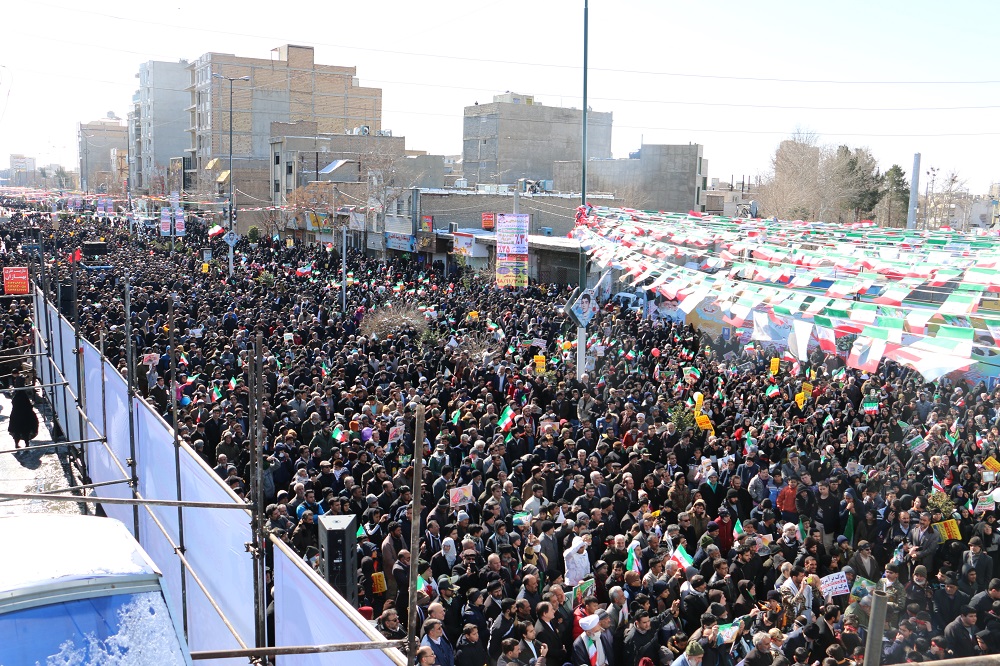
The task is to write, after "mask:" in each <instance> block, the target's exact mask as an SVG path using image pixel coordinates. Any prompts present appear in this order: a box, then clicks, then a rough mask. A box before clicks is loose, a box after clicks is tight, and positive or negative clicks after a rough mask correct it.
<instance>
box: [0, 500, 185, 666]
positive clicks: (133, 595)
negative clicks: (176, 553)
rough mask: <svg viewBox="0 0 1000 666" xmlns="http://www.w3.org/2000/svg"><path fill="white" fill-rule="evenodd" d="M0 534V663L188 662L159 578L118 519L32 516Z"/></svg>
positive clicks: (1, 523)
mask: <svg viewBox="0 0 1000 666" xmlns="http://www.w3.org/2000/svg"><path fill="white" fill-rule="evenodd" d="M0 533H2V534H3V535H4V537H5V538H4V546H3V548H0V572H2V574H0V636H3V640H2V641H0V666H20V665H22V664H68V665H74V666H75V665H77V664H79V665H81V666H82V665H83V664H119V665H121V666H125V665H133V664H134V665H135V666H140V665H145V664H157V665H158V666H164V665H167V664H169V665H171V666H173V665H177V666H182V665H187V666H190V664H191V656H190V654H189V652H188V648H187V645H186V643H185V641H184V639H183V634H182V632H181V630H180V627H179V626H178V623H177V621H176V620H175V617H176V616H174V615H173V614H172V613H171V612H170V605H169V603H168V601H167V596H166V595H165V593H164V587H163V585H162V580H163V577H162V575H161V574H160V571H159V569H157V568H156V565H155V564H153V562H152V560H150V559H149V556H148V555H147V554H146V552H145V551H144V550H143V549H142V548H141V547H140V546H139V544H138V543H137V542H136V540H135V539H133V538H132V535H131V534H130V533H129V532H128V530H127V529H126V528H125V526H124V525H122V524H121V523H120V522H118V521H117V520H114V519H112V518H98V517H96V516H77V515H72V514H54V513H52V514H50V513H32V514H24V515H17V516H4V517H0Z"/></svg>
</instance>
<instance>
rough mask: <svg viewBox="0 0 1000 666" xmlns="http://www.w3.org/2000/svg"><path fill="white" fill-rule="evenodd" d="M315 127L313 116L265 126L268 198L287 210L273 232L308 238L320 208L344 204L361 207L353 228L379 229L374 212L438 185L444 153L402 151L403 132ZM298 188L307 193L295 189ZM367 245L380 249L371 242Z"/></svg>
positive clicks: (442, 174) (379, 219)
mask: <svg viewBox="0 0 1000 666" xmlns="http://www.w3.org/2000/svg"><path fill="white" fill-rule="evenodd" d="M317 129H318V123H316V122H315V121H300V122H297V123H279V122H276V123H272V125H271V156H270V160H269V161H270V165H271V180H272V183H271V202H272V204H273V206H274V208H275V209H276V210H277V209H285V208H287V209H288V210H287V212H286V214H285V215H284V216H283V217H281V218H280V219H275V220H274V221H275V222H276V223H277V225H278V229H275V230H274V231H277V230H283V231H286V232H287V231H292V232H294V235H295V236H296V237H298V238H302V239H309V238H311V237H310V236H309V234H308V233H307V232H310V231H314V230H313V229H312V225H311V223H310V220H314V219H318V218H319V217H322V216H323V215H324V213H323V212H322V211H323V210H324V209H330V208H333V207H334V206H336V207H337V208H341V207H344V206H347V207H350V208H352V209H354V208H357V209H358V210H361V209H364V210H365V215H364V216H363V217H362V218H361V219H359V218H358V216H357V215H355V216H353V217H352V223H353V224H354V225H355V226H354V227H352V229H353V230H354V231H357V232H365V231H374V232H375V233H376V234H381V233H383V232H384V229H383V225H382V224H381V222H382V221H383V219H384V216H380V215H376V214H375V212H376V211H380V210H381V209H383V208H386V209H388V208H390V207H391V208H393V209H395V208H396V207H398V206H400V205H401V203H400V201H401V200H402V199H404V198H405V197H404V196H403V195H404V194H405V193H408V192H409V191H410V189H412V188H414V187H442V186H443V185H444V180H445V171H446V169H445V165H444V157H443V156H441V155H428V154H426V153H424V152H422V151H411V150H406V140H405V138H404V137H401V136H392V134H391V132H389V131H378V132H376V133H375V134H371V133H364V134H362V133H357V134H355V133H353V132H352V133H350V134H322V133H319V132H317ZM334 188H336V189H334ZM303 189H306V190H308V192H307V193H305V194H300V195H296V194H295V192H296V190H300V191H301V190H303ZM303 196H305V197H306V199H317V202H316V203H317V205H316V208H317V210H319V211H320V212H319V213H310V212H308V211H307V210H305V209H306V208H309V207H310V206H309V202H308V201H307V200H303ZM399 215H402V212H401V211H400V213H399ZM362 222H363V224H362ZM272 226H273V225H272ZM362 235H363V234H362V233H359V234H355V238H354V240H355V241H357V244H356V245H354V246H356V247H361V246H362V245H361V243H362V241H363V238H362ZM319 237H322V234H320V235H319V236H317V238H319ZM370 240H371V239H370ZM352 247H353V246H352ZM369 247H370V249H373V250H380V249H382V248H381V246H379V245H378V244H377V243H370V244H369Z"/></svg>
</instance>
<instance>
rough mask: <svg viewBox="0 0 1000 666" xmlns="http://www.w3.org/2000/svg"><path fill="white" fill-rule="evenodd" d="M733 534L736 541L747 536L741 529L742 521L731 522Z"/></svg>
mask: <svg viewBox="0 0 1000 666" xmlns="http://www.w3.org/2000/svg"><path fill="white" fill-rule="evenodd" d="M733 534H735V535H736V538H737V539H742V538H743V537H745V536H746V535H747V533H746V530H744V529H743V521H742V520H736V521H734V522H733Z"/></svg>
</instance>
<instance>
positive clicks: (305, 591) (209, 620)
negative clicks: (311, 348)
mask: <svg viewBox="0 0 1000 666" xmlns="http://www.w3.org/2000/svg"><path fill="white" fill-rule="evenodd" d="M36 304H38V305H41V294H40V292H36ZM36 312H42V313H44V312H48V313H49V317H50V319H51V322H52V329H53V332H54V333H53V340H52V346H53V349H52V351H53V360H54V362H55V363H56V365H58V366H59V369H60V371H61V372H63V373H64V374H65V375H66V379H67V381H69V382H70V386H69V387H56V390H57V391H58V395H57V398H56V402H57V404H56V405H55V407H56V411H57V413H58V417H59V421H60V423H61V424H62V426H63V429H64V432H65V433H66V436H67V439H69V440H71V441H72V440H77V439H93V438H96V437H98V435H97V434H95V432H94V428H96V429H97V431H98V432H100V433H104V434H105V436H106V437H107V440H108V441H107V445H105V444H103V443H100V442H94V443H90V444H87V445H86V453H87V456H86V458H87V467H88V472H89V474H90V477H91V481H92V482H93V483H100V482H103V481H114V480H118V479H122V478H128V477H129V476H130V473H131V470H130V469H129V466H128V465H127V462H126V461H127V460H128V458H129V457H130V436H129V420H128V398H127V396H128V390H127V384H126V381H125V379H123V378H122V376H121V375H120V374H119V373H118V371H117V369H116V368H114V367H113V366H112V365H111V364H110V363H108V362H106V361H104V360H103V359H101V356H100V353H99V351H98V350H97V349H96V348H95V347H94V346H93V345H92V344H90V343H89V342H87V341H81V347H82V349H83V354H82V362H83V369H84V386H85V400H84V402H85V412H86V414H87V416H88V418H89V419H90V420H91V423H92V425H93V427H90V426H86V425H85V427H84V435H83V436H82V437H81V436H80V427H79V418H78V415H77V411H76V401H75V399H74V398H73V394H74V393H75V391H76V372H77V365H76V362H77V361H76V355H75V354H73V341H74V339H73V329H72V326H71V325H70V324H69V323H68V322H67V321H66V320H65V319H63V318H62V317H60V316H59V313H58V311H57V310H56V308H55V307H53V306H52V305H50V304H46V305H42V306H41V307H40V308H38V309H36ZM38 319H39V322H38V324H37V325H36V327H37V328H38V330H39V338H40V340H41V341H42V343H43V342H44V341H45V339H46V333H47V331H48V327H47V324H46V321H45V318H44V317H39V318H38ZM60 327H62V331H63V340H62V343H63V344H62V345H61V346H60V341H59V338H58V333H56V331H58V330H59V328H60ZM42 343H40V342H36V351H39V352H41V351H44V345H43V344H42ZM41 365H43V364H42V363H39V364H38V366H36V367H40V366H41ZM102 366H103V369H104V374H103V376H102V373H101V369H102ZM39 374H40V375H41V374H42V373H39ZM49 381H51V378H49ZM56 381H58V379H56ZM133 407H134V410H135V411H134V426H135V448H136V456H135V457H136V466H137V469H136V476H137V477H138V480H139V481H138V492H139V494H140V495H141V496H142V497H143V498H145V499H166V500H174V499H176V498H177V476H176V467H175V447H174V440H173V432H172V430H171V429H170V427H169V426H168V425H167V423H166V422H165V421H164V420H163V419H162V418H161V417H160V416H159V415H158V414H156V412H155V411H154V410H153V408H152V407H150V406H149V404H147V403H146V402H145V401H143V400H141V399H139V398H136V399H134V400H133ZM105 411H106V414H107V419H106V421H107V422H106V423H105ZM123 469H124V473H123V471H122V470H123ZM180 472H181V474H180V476H181V497H182V499H184V500H187V501H196V502H233V503H234V504H235V503H236V502H237V501H238V498H237V497H236V495H234V494H233V493H232V491H231V490H230V489H229V488H228V487H226V485H225V484H224V483H223V482H222V479H220V478H219V477H218V475H217V474H215V472H213V471H212V470H211V468H209V467H208V466H207V465H206V464H205V463H204V462H203V461H202V460H201V459H200V458H199V457H198V455H197V454H196V453H195V452H194V451H193V450H192V449H191V448H189V447H188V446H187V445H186V444H183V443H182V446H181V450H180ZM92 493H93V494H94V495H96V496H99V497H108V498H112V497H116V498H127V497H131V496H132V491H131V489H130V488H129V486H128V485H127V484H125V483H122V484H117V485H112V486H103V487H100V488H95V489H93V491H92ZM102 506H103V507H104V510H105V513H107V514H108V515H109V516H111V517H113V518H116V519H117V520H120V521H121V522H122V523H124V524H125V526H126V527H127V528H128V529H129V531H130V532H132V531H133V524H134V520H133V510H132V507H131V506H126V505H119V504H104V505H102ZM183 511H184V514H183V515H184V518H183V520H184V537H185V543H184V546H185V549H186V552H185V556H186V557H187V559H188V562H189V563H190V564H191V566H192V568H193V569H194V570H195V572H197V574H198V577H199V578H200V579H201V581H202V583H204V585H205V587H206V588H207V589H208V591H209V593H210V594H211V595H212V598H213V599H214V600H215V601H216V603H217V604H218V605H219V606H220V608H221V609H222V611H223V612H224V613H225V615H226V617H227V618H228V620H229V622H230V623H232V625H233V626H234V627H235V629H236V631H237V632H238V633H239V635H240V637H241V638H242V639H243V641H244V642H245V643H246V644H247V645H248V646H251V647H252V646H253V645H254V598H253V559H252V557H251V556H250V555H249V554H248V553H247V552H246V548H245V547H244V544H245V543H248V542H251V541H252V532H251V527H250V513H249V512H248V511H241V510H237V509H196V508H185V509H184V510H183ZM151 514H152V515H151ZM153 516H155V517H156V520H158V521H159V522H160V524H161V525H162V526H163V528H164V529H166V531H167V532H168V533H169V535H170V539H172V540H173V542H174V543H175V544H179V543H180V538H179V531H178V519H177V509H176V508H175V507H147V506H143V507H140V509H139V534H138V535H137V538H138V539H139V543H140V544H141V545H142V547H143V548H144V549H145V550H146V552H147V553H149V555H150V557H151V558H152V559H153V561H154V562H155V563H156V564H157V566H159V567H160V569H161V570H162V571H163V575H164V580H165V583H166V588H167V591H168V594H169V597H170V603H171V606H172V608H173V609H174V611H175V612H177V613H178V614H179V613H180V612H181V608H182V604H181V598H182V597H181V569H182V566H183V565H182V564H181V562H180V559H179V558H177V557H175V553H174V550H173V548H172V547H171V545H170V542H169V541H168V540H167V538H166V537H165V536H164V534H163V531H162V530H161V529H160V527H158V526H157V524H156V521H154V519H153ZM291 557H296V556H295V555H294V553H292V551H290V550H289V551H287V552H285V551H282V550H280V549H276V550H275V557H274V561H275V571H274V585H275V588H276V593H275V594H276V598H275V617H276V628H275V633H276V636H275V643H276V644H277V645H279V646H280V645H285V646H289V645H314V644H323V643H334V642H356V641H367V640H378V639H379V636H378V634H377V632H375V631H374V629H373V628H372V627H370V626H367V625H366V624H365V621H364V618H362V617H361V616H360V615H359V614H358V613H357V611H356V610H354V609H353V608H350V607H349V606H348V605H347V602H346V601H344V600H343V598H341V597H339V595H337V593H336V592H335V591H334V590H333V589H332V588H330V587H329V585H327V584H326V582H325V581H323V580H322V579H321V578H319V576H317V575H315V574H309V573H306V572H305V571H303V570H302V568H300V567H297V566H296V565H295V563H294V562H292V561H291V560H290V559H289V558H291ZM186 590H187V626H188V643H189V645H190V648H191V650H193V651H196V650H226V649H235V648H238V647H240V646H239V644H238V643H237V641H236V639H235V638H234V637H233V635H232V633H231V632H230V631H229V630H228V629H227V628H226V626H225V625H224V623H223V621H222V619H221V617H220V616H219V614H218V612H216V610H215V609H214V608H212V606H211V604H210V603H209V600H208V599H207V597H206V596H205V594H204V593H203V592H202V591H201V589H200V588H199V586H198V585H197V584H196V583H195V581H194V579H193V578H192V576H191V575H190V574H187V580H186ZM330 595H336V598H337V599H339V601H340V602H342V603H340V604H339V607H338V604H335V603H333V602H331V600H330V599H331V596H330ZM390 653H391V654H392V657H390V656H389V655H388V654H386V653H385V652H382V651H380V650H367V651H361V652H351V653H331V654H326V655H295V656H285V657H280V658H279V659H280V663H282V664H296V665H298V664H305V665H308V666H312V665H313V664H317V665H318V664H334V663H343V662H346V661H350V662H352V663H356V664H367V665H370V666H393V665H395V666H403V665H404V660H403V658H402V656H401V655H400V654H399V653H397V652H396V651H391V652H390ZM204 663H211V664H234V665H236V664H240V665H243V664H246V663H247V660H246V659H245V658H234V659H228V660H214V661H207V662H204Z"/></svg>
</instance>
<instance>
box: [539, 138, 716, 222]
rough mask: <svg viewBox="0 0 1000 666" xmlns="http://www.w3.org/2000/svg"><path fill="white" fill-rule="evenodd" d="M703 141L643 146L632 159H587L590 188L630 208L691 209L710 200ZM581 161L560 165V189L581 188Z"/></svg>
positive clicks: (557, 167)
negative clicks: (611, 196)
mask: <svg viewBox="0 0 1000 666" xmlns="http://www.w3.org/2000/svg"><path fill="white" fill-rule="evenodd" d="M702 151H703V146H701V145H700V144H697V143H691V144H687V145H650V144H643V146H642V147H641V148H640V149H639V150H638V151H636V152H634V153H631V154H630V156H629V157H628V158H627V159H620V160H599V159H591V160H588V161H587V191H588V192H608V193H612V194H614V197H615V199H617V200H620V201H621V202H623V204H624V205H625V206H628V207H630V208H639V209H643V210H662V211H672V212H679V213H686V212H688V211H689V210H696V211H702V210H704V209H703V206H704V204H705V201H704V196H703V193H704V191H705V189H706V185H707V178H706V176H705V174H706V173H707V171H708V160H706V159H704V157H703V155H702ZM580 164H581V162H580V160H572V161H566V162H559V163H557V164H556V165H555V182H554V186H555V189H556V190H558V191H569V190H573V189H579V188H580V181H581V178H582V176H581V168H580Z"/></svg>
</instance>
